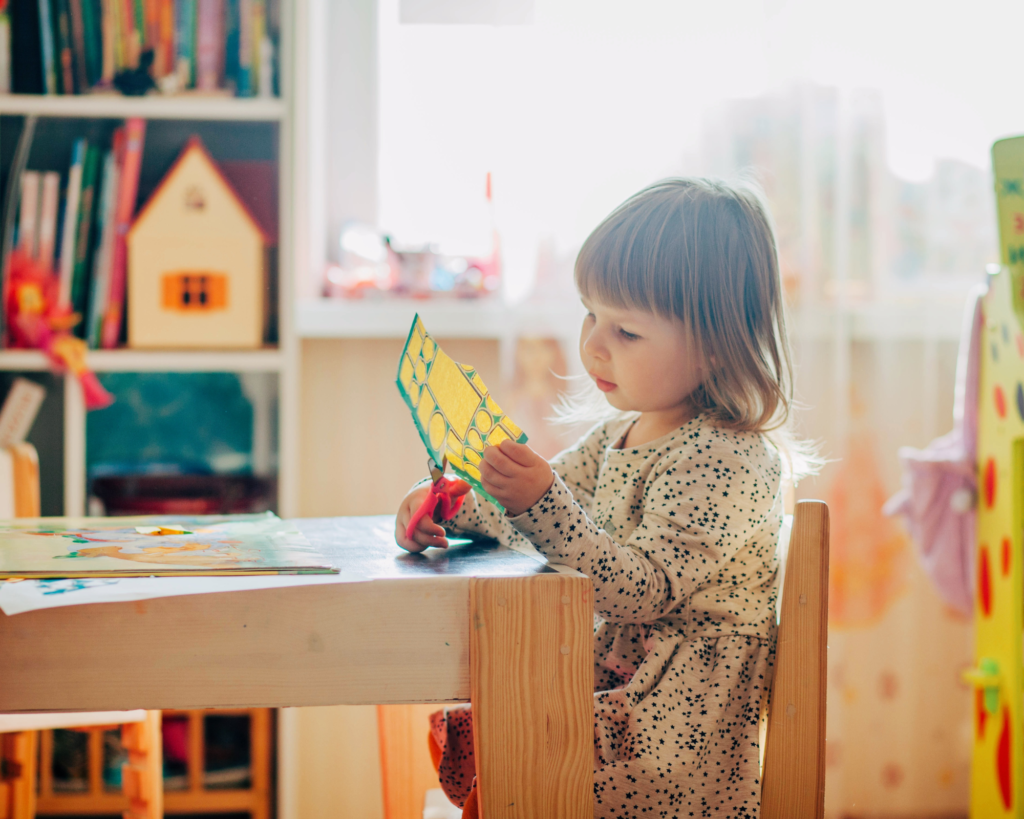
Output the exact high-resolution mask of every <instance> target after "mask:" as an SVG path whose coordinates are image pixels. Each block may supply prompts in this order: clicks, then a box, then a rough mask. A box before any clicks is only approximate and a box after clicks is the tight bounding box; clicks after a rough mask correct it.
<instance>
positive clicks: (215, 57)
mask: <svg viewBox="0 0 1024 819" xmlns="http://www.w3.org/2000/svg"><path fill="white" fill-rule="evenodd" d="M196 13H197V17H196V88H198V89H199V90H200V91H215V90H216V89H217V88H219V87H220V72H221V65H222V58H221V44H222V42H223V34H222V32H221V26H222V24H223V22H224V20H223V16H224V5H223V3H222V2H221V0H198V2H197V7H196Z"/></svg>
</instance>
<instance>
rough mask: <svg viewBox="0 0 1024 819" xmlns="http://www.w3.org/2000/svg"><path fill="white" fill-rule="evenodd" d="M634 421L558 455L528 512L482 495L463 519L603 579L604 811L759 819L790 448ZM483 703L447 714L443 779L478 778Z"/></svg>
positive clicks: (623, 817)
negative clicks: (477, 718)
mask: <svg viewBox="0 0 1024 819" xmlns="http://www.w3.org/2000/svg"><path fill="white" fill-rule="evenodd" d="M630 423H631V421H629V420H620V421H616V422H610V423H607V424H601V425H599V426H597V427H595V428H594V429H593V430H591V432H590V433H589V434H588V435H587V436H585V437H584V438H583V440H581V441H580V442H579V443H578V444H577V445H576V446H575V447H573V448H572V449H569V450H567V451H566V452H563V453H562V454H561V455H559V456H557V457H556V458H555V459H554V460H553V461H552V466H553V467H554V470H555V473H556V477H555V481H554V483H553V485H552V487H551V489H550V490H548V492H547V494H546V495H545V496H544V497H543V498H541V500H540V501H538V502H537V503H536V504H534V506H533V507H531V508H530V509H529V510H527V511H526V512H524V513H523V514H521V515H518V516H516V517H511V518H510V517H507V516H505V515H502V514H501V513H500V512H499V511H498V510H497V509H496V508H495V507H494V506H492V505H491V504H489V503H487V502H486V501H478V499H477V498H476V497H474V496H470V497H467V502H466V503H465V504H464V505H463V508H462V510H461V511H460V512H459V514H458V516H457V517H456V519H455V520H454V521H453V528H454V529H456V530H459V531H473V532H479V533H481V534H487V535H490V536H492V537H496V538H498V539H499V540H501V541H503V542H505V543H508V544H509V545H511V546H514V547H519V548H522V547H523V546H524V545H525V543H526V542H527V541H528V542H529V543H530V544H532V545H533V547H535V548H536V549H537V550H538V551H539V552H541V553H542V554H543V555H544V556H546V557H547V558H548V560H550V561H551V562H554V563H563V564H565V565H567V566H571V567H573V568H575V569H577V570H579V571H580V572H582V573H584V574H586V575H588V576H589V577H590V578H591V580H592V582H593V585H594V606H595V644H594V664H595V665H594V671H595V686H594V687H595V691H594V744H595V747H594V771H595V774H594V798H595V816H596V817H609V819H611V818H612V817H614V819H627V817H628V819H632V817H645V818H646V817H689V816H701V817H703V816H716V817H718V816H732V817H741V816H742V817H756V816H757V815H758V813H759V808H760V793H761V784H760V779H759V772H758V771H759V763H758V758H759V743H758V729H759V723H760V713H761V704H762V699H763V697H764V695H765V691H766V688H767V685H768V683H769V679H770V665H771V656H772V651H773V640H774V623H775V618H774V613H775V593H776V589H775V581H776V569H777V559H776V554H775V545H776V542H777V540H778V535H779V529H780V526H781V524H782V497H781V492H780V483H781V481H780V461H779V455H778V452H777V451H776V450H775V448H774V447H773V446H772V445H771V444H770V443H768V442H767V441H766V440H765V438H764V437H763V436H761V435H759V434H757V433H737V432H732V431H729V430H724V429H721V428H720V427H718V426H716V425H715V424H714V423H713V422H712V421H710V420H709V419H707V418H705V417H704V416H698V417H697V418H695V419H693V420H692V421H690V422H689V423H687V424H685V425H684V426H682V427H680V428H679V429H677V430H675V431H674V432H672V433H670V434H668V435H666V436H664V437H662V438H658V439H657V440H654V441H651V442H649V443H647V444H644V445H642V446H640V447H637V448H634V449H620V448H618V445H619V444H620V442H621V441H622V440H623V438H624V437H625V433H626V432H627V431H628V429H629V425H630ZM471 728H472V714H471V713H470V711H469V708H468V706H459V707H456V708H449V709H446V711H445V712H439V713H438V714H437V715H435V718H434V720H433V721H432V728H431V730H432V736H433V737H434V740H435V742H436V743H437V746H438V747H439V748H440V749H441V751H442V756H441V765H440V773H441V783H442V785H443V786H444V787H445V790H446V792H447V793H448V794H449V796H450V797H451V798H452V799H453V801H455V802H456V803H457V804H460V805H461V804H463V803H464V801H465V799H466V797H467V796H468V794H469V792H470V791H471V790H472V788H473V787H474V786H475V785H474V783H473V781H472V780H473V751H472V730H471Z"/></svg>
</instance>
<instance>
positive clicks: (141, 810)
mask: <svg viewBox="0 0 1024 819" xmlns="http://www.w3.org/2000/svg"><path fill="white" fill-rule="evenodd" d="M121 744H122V745H123V746H124V749H125V750H126V751H127V752H128V761H127V762H126V763H125V766H124V775H123V780H122V781H123V784H124V793H125V796H127V797H128V810H127V811H125V813H124V819H162V817H163V815H164V779H163V767H164V766H163V741H162V738H161V733H160V712H159V711H147V712H146V720H145V722H132V723H127V724H125V725H122V726H121Z"/></svg>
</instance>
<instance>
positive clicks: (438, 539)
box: [412, 528, 448, 551]
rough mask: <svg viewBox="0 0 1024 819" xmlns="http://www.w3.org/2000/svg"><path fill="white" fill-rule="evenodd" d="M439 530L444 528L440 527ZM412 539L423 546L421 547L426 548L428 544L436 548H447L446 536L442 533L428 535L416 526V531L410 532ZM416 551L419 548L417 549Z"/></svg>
mask: <svg viewBox="0 0 1024 819" xmlns="http://www.w3.org/2000/svg"><path fill="white" fill-rule="evenodd" d="M441 531H442V532H444V529H441ZM412 539H413V540H414V541H415V542H416V543H417V545H419V546H421V547H423V549H426V548H427V547H429V546H436V547H437V548H438V549H447V548H448V538H446V537H445V536H444V535H443V534H442V535H440V536H438V535H428V534H427V533H426V532H424V531H423V529H420V528H417V529H416V531H415V532H413V533H412ZM417 551H420V550H419V549H417Z"/></svg>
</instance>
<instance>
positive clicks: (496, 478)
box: [480, 461, 514, 492]
mask: <svg viewBox="0 0 1024 819" xmlns="http://www.w3.org/2000/svg"><path fill="white" fill-rule="evenodd" d="M480 477H481V478H482V479H483V483H484V485H485V486H486V487H487V491H488V492H489V491H490V490H491V488H492V487H497V488H499V489H504V488H505V487H506V486H507V485H508V484H509V483H511V482H513V480H514V478H511V477H509V476H508V475H504V474H502V473H501V472H499V471H498V470H497V469H496V468H495V467H494V466H493V465H492V464H490V463H488V462H487V461H482V462H481V464H480Z"/></svg>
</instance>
